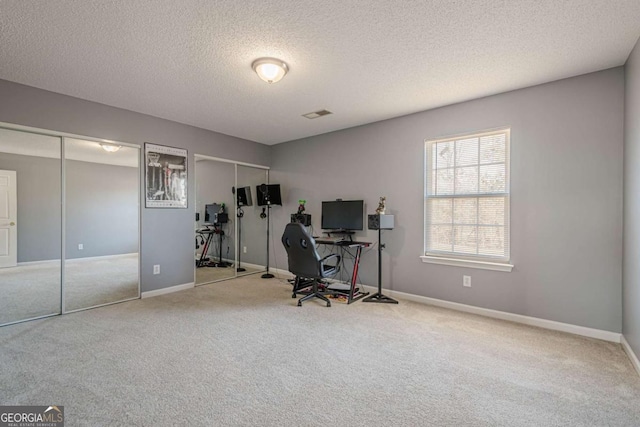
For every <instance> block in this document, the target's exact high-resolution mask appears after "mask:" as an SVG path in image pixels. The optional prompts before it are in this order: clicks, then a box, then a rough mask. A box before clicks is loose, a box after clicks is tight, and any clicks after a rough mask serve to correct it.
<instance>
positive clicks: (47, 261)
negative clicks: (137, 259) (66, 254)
mask: <svg viewBox="0 0 640 427" xmlns="http://www.w3.org/2000/svg"><path fill="white" fill-rule="evenodd" d="M133 255H138V253H137V252H133V253H130V254H116V255H101V256H91V257H84V258H66V259H65V262H83V261H100V260H107V259H117V258H128V257H130V256H133ZM52 263H60V259H59V258H58V259H45V260H42V261H26V262H19V263H18V267H22V266H27V265H37V264H52Z"/></svg>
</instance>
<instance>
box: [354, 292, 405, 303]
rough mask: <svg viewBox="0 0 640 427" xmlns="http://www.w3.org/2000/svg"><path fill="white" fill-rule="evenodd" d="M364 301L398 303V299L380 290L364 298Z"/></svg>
mask: <svg viewBox="0 0 640 427" xmlns="http://www.w3.org/2000/svg"><path fill="white" fill-rule="evenodd" d="M362 301H363V302H382V303H386V304H398V301H396V300H394V299H393V298H389V297H388V296H385V295H382V294H381V293H380V292H376V293H375V294H373V295H371V296H368V297H366V298H365V299H363V300H362Z"/></svg>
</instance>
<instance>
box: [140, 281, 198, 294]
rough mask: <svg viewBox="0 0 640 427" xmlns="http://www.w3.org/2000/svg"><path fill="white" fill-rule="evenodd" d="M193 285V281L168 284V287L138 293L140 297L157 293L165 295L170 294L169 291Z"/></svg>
mask: <svg viewBox="0 0 640 427" xmlns="http://www.w3.org/2000/svg"><path fill="white" fill-rule="evenodd" d="M194 286H195V283H193V282H191V283H185V284H183V285H175V286H169V287H166V288H162V289H156V290H154V291H147V292H142V293H141V294H140V298H151V297H157V296H159V295H165V294H170V293H173V292H179V291H184V290H185V289H191V288H193V287H194Z"/></svg>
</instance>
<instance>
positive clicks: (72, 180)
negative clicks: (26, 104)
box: [64, 138, 140, 312]
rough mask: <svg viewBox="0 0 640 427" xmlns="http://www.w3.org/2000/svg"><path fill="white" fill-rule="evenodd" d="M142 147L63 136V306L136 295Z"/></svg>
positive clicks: (76, 306)
mask: <svg viewBox="0 0 640 427" xmlns="http://www.w3.org/2000/svg"><path fill="white" fill-rule="evenodd" d="M139 162H140V149H139V148H138V147H137V146H126V145H121V144H109V143H103V142H96V141H88V140H81V139H74V138H64V166H65V174H64V177H65V262H64V294H65V305H64V309H65V311H67V312H68V311H74V310H79V309H84V308H89V307H95V306H100V305H104V304H108V303H113V302H118V301H124V300H128V299H132V298H137V297H138V294H139V290H138V283H139V281H138V277H139V270H138V265H139V238H138V236H139V234H140V233H139V219H138V218H139V201H140V192H139V191H140V164H139Z"/></svg>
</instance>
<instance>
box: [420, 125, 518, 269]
mask: <svg viewBox="0 0 640 427" xmlns="http://www.w3.org/2000/svg"><path fill="white" fill-rule="evenodd" d="M425 157H426V159H425V165H426V171H425V172H426V173H425V190H426V191H425V255H435V256H438V255H440V256H447V257H460V258H468V259H486V260H490V261H508V260H509V129H503V130H499V131H494V132H487V133H481V134H475V135H466V136H463V137H459V138H452V139H444V140H435V141H427V142H426V144H425Z"/></svg>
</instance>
